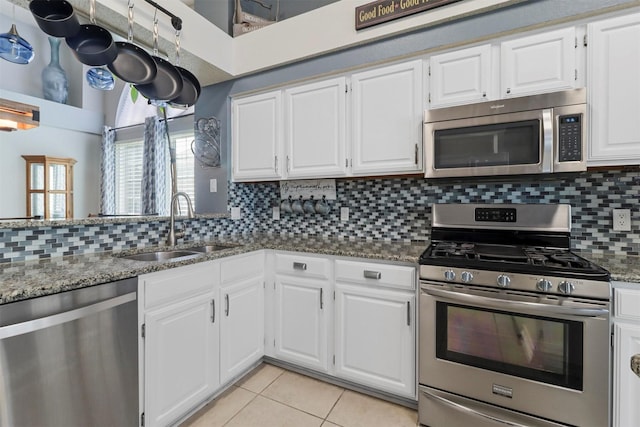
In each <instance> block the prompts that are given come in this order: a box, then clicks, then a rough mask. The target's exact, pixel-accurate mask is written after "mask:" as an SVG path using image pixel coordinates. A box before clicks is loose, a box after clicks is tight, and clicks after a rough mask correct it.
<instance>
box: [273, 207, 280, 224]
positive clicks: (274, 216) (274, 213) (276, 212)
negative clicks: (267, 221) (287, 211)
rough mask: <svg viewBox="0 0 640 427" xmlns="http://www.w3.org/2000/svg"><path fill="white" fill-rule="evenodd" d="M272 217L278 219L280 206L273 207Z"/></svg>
mask: <svg viewBox="0 0 640 427" xmlns="http://www.w3.org/2000/svg"><path fill="white" fill-rule="evenodd" d="M273 219H275V220H276V221H278V220H279V219H280V206H274V207H273Z"/></svg>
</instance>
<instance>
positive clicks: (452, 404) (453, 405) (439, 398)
mask: <svg viewBox="0 0 640 427" xmlns="http://www.w3.org/2000/svg"><path fill="white" fill-rule="evenodd" d="M421 392H422V394H424V395H425V397H426V398H427V399H433V400H437V401H438V402H440V403H443V404H445V405H447V406H449V407H451V408H453V409H455V410H457V411H460V412H465V413H467V414H469V415H475V416H476V417H480V418H485V419H488V420H490V421H493V422H494V423H498V424H501V425H505V426H509V427H528V426H526V425H524V424H520V423H517V422H515V421H509V420H503V419H501V418H497V417H494V416H492V415H489V414H484V413H482V412H480V411H477V410H475V409H473V408H470V407H468V406H465V405H463V404H461V403H458V402H454V401H452V400H449V399H445V398H444V397H442V396H438V395H437V394H435V393H431V392H429V391H426V390H421Z"/></svg>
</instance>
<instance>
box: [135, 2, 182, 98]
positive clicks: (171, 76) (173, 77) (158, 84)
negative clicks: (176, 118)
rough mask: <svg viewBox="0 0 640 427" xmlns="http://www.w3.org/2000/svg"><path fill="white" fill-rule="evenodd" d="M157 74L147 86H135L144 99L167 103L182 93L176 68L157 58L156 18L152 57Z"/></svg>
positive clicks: (155, 21)
mask: <svg viewBox="0 0 640 427" xmlns="http://www.w3.org/2000/svg"><path fill="white" fill-rule="evenodd" d="M156 13H157V9H156ZM151 57H152V58H153V60H154V61H155V63H156V67H157V68H158V72H157V73H156V76H155V77H154V79H153V80H152V81H151V82H150V83H147V84H140V85H135V88H136V89H137V90H138V92H140V93H141V94H142V95H143V96H144V97H145V98H147V99H149V100H152V101H169V100H171V99H173V98H175V97H177V96H178V95H180V92H181V91H182V86H183V84H184V83H183V82H182V75H181V74H180V72H179V71H178V69H177V68H176V67H174V66H173V65H171V63H170V62H169V61H166V60H164V59H162V58H160V57H159V56H158V18H157V17H154V20H153V55H152V56H151Z"/></svg>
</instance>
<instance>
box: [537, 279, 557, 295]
mask: <svg viewBox="0 0 640 427" xmlns="http://www.w3.org/2000/svg"><path fill="white" fill-rule="evenodd" d="M536 289H538V290H539V291H540V292H549V291H550V290H551V289H553V284H551V282H550V281H548V280H547V279H540V280H538V283H536Z"/></svg>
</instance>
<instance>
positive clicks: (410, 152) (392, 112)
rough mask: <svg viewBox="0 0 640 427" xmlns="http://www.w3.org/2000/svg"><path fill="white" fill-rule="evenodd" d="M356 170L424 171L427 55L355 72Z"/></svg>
mask: <svg viewBox="0 0 640 427" xmlns="http://www.w3.org/2000/svg"><path fill="white" fill-rule="evenodd" d="M351 88H352V90H351V111H352V141H351V150H352V151H351V158H352V161H351V174H352V175H388V174H398V173H411V172H416V173H417V172H420V171H422V116H423V113H424V102H423V78H422V60H415V61H410V62H405V63H402V64H395V65H391V66H388V67H383V68H377V69H374V70H370V71H365V72H361V73H356V74H353V75H352V76H351Z"/></svg>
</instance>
